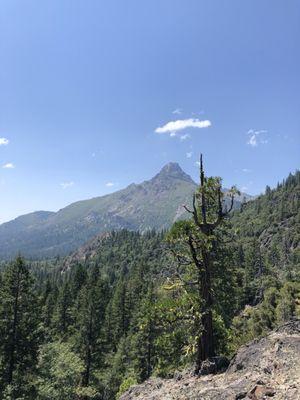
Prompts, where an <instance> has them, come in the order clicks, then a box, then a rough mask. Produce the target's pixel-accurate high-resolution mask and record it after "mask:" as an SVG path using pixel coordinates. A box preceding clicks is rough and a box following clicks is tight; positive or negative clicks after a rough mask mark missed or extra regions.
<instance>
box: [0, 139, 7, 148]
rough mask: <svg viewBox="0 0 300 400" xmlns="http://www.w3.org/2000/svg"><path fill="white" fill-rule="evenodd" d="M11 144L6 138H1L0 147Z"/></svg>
mask: <svg viewBox="0 0 300 400" xmlns="http://www.w3.org/2000/svg"><path fill="white" fill-rule="evenodd" d="M8 143H9V140H8V139H6V138H5V137H1V138H0V146H6V145H7V144H8Z"/></svg>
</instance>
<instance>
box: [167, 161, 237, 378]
mask: <svg viewBox="0 0 300 400" xmlns="http://www.w3.org/2000/svg"><path fill="white" fill-rule="evenodd" d="M235 193H236V190H235V188H232V190H231V192H230V205H229V207H226V206H225V207H224V204H223V203H224V201H223V192H222V188H221V179H220V178H207V177H206V176H205V174H204V168H203V162H202V155H201V157H200V186H199V189H198V191H197V192H196V193H195V194H194V196H193V209H192V210H190V209H189V208H188V207H186V206H185V209H186V211H187V212H189V213H190V214H191V215H192V220H190V221H182V222H178V223H175V224H174V226H173V227H172V229H171V232H170V235H169V240H170V241H171V242H173V244H174V245H175V246H174V247H173V249H172V252H173V255H174V257H175V259H176V260H177V265H178V268H177V269H176V273H175V275H176V277H177V278H178V279H179V280H180V281H181V284H182V285H183V286H184V287H185V288H186V290H188V291H191V288H193V295H194V297H195V299H196V309H195V313H194V317H195V337H196V342H197V343H196V348H197V355H196V371H195V372H196V373H198V372H199V370H200V368H201V364H202V361H204V360H205V359H207V358H209V357H211V356H214V355H215V339H214V326H213V302H214V299H213V286H214V283H213V273H214V269H215V268H214V265H215V262H216V254H217V246H218V242H219V239H220V237H218V235H219V236H220V232H221V230H222V227H223V226H224V221H225V219H226V217H227V216H228V214H229V213H230V211H231V210H232V208H233V204H234V195H235ZM176 245H177V247H176ZM187 271H189V276H187Z"/></svg>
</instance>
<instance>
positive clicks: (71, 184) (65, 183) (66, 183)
mask: <svg viewBox="0 0 300 400" xmlns="http://www.w3.org/2000/svg"><path fill="white" fill-rule="evenodd" d="M60 186H61V187H62V188H63V189H67V188H69V187H72V186H74V182H73V181H69V182H62V183H61V184H60Z"/></svg>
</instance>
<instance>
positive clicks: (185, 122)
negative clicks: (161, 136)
mask: <svg viewBox="0 0 300 400" xmlns="http://www.w3.org/2000/svg"><path fill="white" fill-rule="evenodd" d="M209 126H211V122H210V121H209V120H204V121H200V120H199V119H198V118H188V119H178V120H177V121H170V122H168V123H166V124H165V125H163V126H159V127H158V128H156V129H155V132H156V133H170V134H172V133H173V134H174V133H176V132H178V131H181V130H183V129H187V128H200V129H201V128H208V127H209Z"/></svg>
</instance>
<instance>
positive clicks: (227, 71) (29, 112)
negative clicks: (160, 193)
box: [0, 0, 300, 222]
mask: <svg viewBox="0 0 300 400" xmlns="http://www.w3.org/2000/svg"><path fill="white" fill-rule="evenodd" d="M299 20H300V3H299V2H298V1H296V0H294V1H293V0H288V1H282V0H243V1H241V0H228V1H217V0H180V1H179V0H151V1H150V0H149V1H146V0H145V1H141V0H127V1H123V0H118V1H116V0H101V1H100V0H82V1H81V0H43V1H39V0H34V1H33V0H24V1H19V0H2V1H1V9H0V57H1V63H0V88H1V89H0V165H1V168H0V192H1V194H0V222H3V221H7V220H9V219H11V218H14V217H16V216H18V215H20V214H24V213H27V212H30V211H34V210H40V209H45V210H57V209H59V208H61V207H63V206H65V205H67V204H69V203H71V202H73V201H76V200H79V199H85V198H89V197H94V196H98V195H103V194H105V193H109V192H112V191H115V190H118V189H121V188H123V187H125V186H127V185H128V184H130V183H131V182H136V183H138V182H141V181H143V180H145V179H149V178H150V177H152V176H153V175H154V174H155V173H157V172H158V170H159V169H160V168H161V167H162V166H163V165H164V164H166V163H167V162H169V161H177V162H179V163H180V165H181V166H182V168H183V169H184V170H185V171H186V172H187V173H189V174H190V175H191V176H192V177H193V178H195V179H196V178H197V174H198V171H197V167H196V165H195V163H196V161H197V158H198V155H199V153H200V152H203V153H204V156H205V163H206V170H207V173H208V174H210V175H219V176H222V177H223V178H224V185H225V186H227V187H228V186H230V185H232V184H236V185H238V186H239V187H240V188H243V189H244V190H245V191H246V192H248V193H250V194H257V193H260V192H261V191H263V190H264V188H265V186H266V185H267V184H268V185H270V186H274V185H276V183H277V182H278V181H281V180H282V179H283V178H284V177H286V175H287V174H288V173H289V172H291V171H294V170H295V169H296V168H297V167H299V158H300V156H299V154H300V152H299V147H300V146H299V144H300V140H299V128H300V113H299V105H300V104H299V103H300V101H299V100H300V87H299V86H300V85H299V83H300V79H299V71H300V56H299V37H300V24H299ZM174 121H179V122H174ZM170 122H173V123H171V124H168V123H170Z"/></svg>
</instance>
